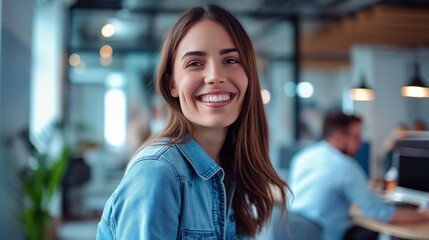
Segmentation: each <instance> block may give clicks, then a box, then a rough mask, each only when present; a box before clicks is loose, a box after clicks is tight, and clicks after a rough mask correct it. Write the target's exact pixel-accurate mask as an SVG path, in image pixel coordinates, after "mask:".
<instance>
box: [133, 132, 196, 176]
mask: <svg viewBox="0 0 429 240" xmlns="http://www.w3.org/2000/svg"><path fill="white" fill-rule="evenodd" d="M154 164H156V165H158V164H163V165H166V166H168V167H169V168H171V170H173V171H174V172H175V173H176V174H177V175H187V174H188V173H189V170H188V166H187V164H186V160H185V158H184V157H183V155H182V154H181V152H180V151H179V149H178V148H177V145H176V144H172V143H171V139H169V138H163V139H159V140H156V141H153V142H151V143H150V144H148V145H146V146H145V147H143V148H141V149H139V150H138V151H137V152H136V153H135V154H134V156H133V157H132V158H131V160H130V162H129V163H128V167H127V172H128V171H130V169H132V168H140V167H143V166H147V165H154Z"/></svg>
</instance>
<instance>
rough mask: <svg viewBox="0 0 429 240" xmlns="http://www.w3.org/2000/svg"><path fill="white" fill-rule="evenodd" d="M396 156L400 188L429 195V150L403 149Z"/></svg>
mask: <svg viewBox="0 0 429 240" xmlns="http://www.w3.org/2000/svg"><path fill="white" fill-rule="evenodd" d="M395 155H396V156H395V157H397V161H398V162H397V163H395V165H397V166H398V167H397V168H398V186H399V187H402V188H407V189H412V190H416V191H421V192H427V193H429V177H428V175H429V149H425V148H412V147H402V148H399V149H398V152H396V153H395ZM395 160H396V159H395Z"/></svg>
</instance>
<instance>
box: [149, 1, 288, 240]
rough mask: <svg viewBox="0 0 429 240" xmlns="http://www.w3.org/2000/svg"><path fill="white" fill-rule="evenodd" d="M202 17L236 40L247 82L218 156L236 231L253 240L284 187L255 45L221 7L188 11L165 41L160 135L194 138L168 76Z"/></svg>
mask: <svg viewBox="0 0 429 240" xmlns="http://www.w3.org/2000/svg"><path fill="white" fill-rule="evenodd" d="M205 18H207V19H210V20H213V21H216V22H218V23H220V24H221V25H222V26H224V27H225V29H226V30H227V31H228V32H229V34H230V35H231V37H232V38H233V39H234V41H235V44H236V46H237V48H238V49H239V52H240V56H241V59H242V61H241V62H242V65H243V68H244V71H245V72H246V75H247V77H248V80H249V83H248V88H247V91H246V94H245V96H244V101H243V107H242V109H241V113H240V116H239V117H238V119H237V120H236V121H235V122H234V123H233V124H232V125H231V126H229V128H228V133H227V137H226V140H225V143H224V145H223V147H222V149H221V152H220V157H221V161H222V167H223V168H224V170H225V172H226V179H227V181H226V182H227V184H228V180H231V181H234V182H235V185H236V189H235V194H234V198H233V208H234V214H235V219H236V226H237V231H238V232H239V233H240V234H244V235H247V236H251V237H252V236H255V235H256V234H257V233H258V232H260V231H261V228H262V227H263V225H264V224H265V223H267V222H268V220H269V218H270V216H271V212H272V208H273V206H274V201H275V200H274V196H273V191H272V189H274V188H276V189H278V190H279V192H280V195H281V202H282V206H286V191H287V189H288V186H287V184H286V183H285V182H284V181H283V180H282V179H281V178H280V177H279V176H278V175H277V173H276V172H275V170H274V168H273V166H272V165H271V161H270V159H269V155H268V148H269V144H268V125H267V120H266V116H265V110H264V106H263V104H262V98H261V93H260V87H259V78H258V73H257V66H256V58H255V53H254V50H253V45H252V43H251V41H250V38H249V36H248V35H247V33H246V32H245V30H244V28H243V27H242V25H241V24H240V23H239V21H238V20H237V19H236V18H235V17H234V16H233V15H232V14H230V13H229V12H228V11H226V10H224V9H223V8H221V7H218V6H215V5H209V6H207V7H205V8H203V7H194V8H192V9H189V10H188V11H186V12H185V13H184V14H183V15H182V17H181V18H180V19H179V20H178V22H177V23H176V24H175V25H174V26H173V28H172V29H171V30H170V32H169V33H168V35H167V36H166V39H165V40H164V44H163V48H162V51H161V56H160V62H159V65H158V69H157V72H156V76H155V78H156V79H155V80H156V87H157V90H158V91H159V92H160V93H161V95H162V96H163V97H164V98H165V100H166V101H167V103H168V106H169V108H170V110H171V112H170V116H169V120H168V124H167V127H166V129H165V130H164V131H163V132H162V133H161V134H160V135H158V137H173V139H175V140H174V141H173V143H176V142H177V141H178V140H180V139H183V137H185V136H188V139H187V140H189V139H190V138H191V137H192V128H191V123H190V122H189V121H188V120H187V119H186V118H185V116H184V115H183V113H182V111H181V109H180V103H179V100H178V99H177V98H173V97H172V96H171V94H170V84H171V83H170V81H171V79H170V78H171V76H172V74H173V62H174V57H175V54H176V49H177V47H178V45H179V43H180V41H181V40H182V38H183V37H184V36H185V34H186V33H187V32H188V30H189V29H190V28H191V27H192V26H194V25H195V24H196V23H197V22H199V21H201V20H202V19H205ZM187 134H188V135H187ZM255 210H256V212H255Z"/></svg>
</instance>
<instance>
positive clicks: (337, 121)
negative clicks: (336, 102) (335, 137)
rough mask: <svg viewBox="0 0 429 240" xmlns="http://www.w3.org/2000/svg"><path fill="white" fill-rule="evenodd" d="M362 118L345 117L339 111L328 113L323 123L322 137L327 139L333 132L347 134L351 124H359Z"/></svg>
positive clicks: (354, 116)
mask: <svg viewBox="0 0 429 240" xmlns="http://www.w3.org/2000/svg"><path fill="white" fill-rule="evenodd" d="M361 122H362V118H360V117H358V116H356V115H346V114H344V113H343V112H342V111H340V110H335V111H331V112H328V113H327V114H326V116H325V119H324V121H323V132H322V137H323V138H324V139H327V138H329V137H331V136H332V134H333V133H334V132H335V131H343V132H347V130H348V129H349V127H350V126H351V125H352V124H353V123H361Z"/></svg>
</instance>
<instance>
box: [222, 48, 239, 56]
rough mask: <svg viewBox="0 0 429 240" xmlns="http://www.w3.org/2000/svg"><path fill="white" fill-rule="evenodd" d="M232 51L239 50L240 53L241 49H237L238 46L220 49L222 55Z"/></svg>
mask: <svg viewBox="0 0 429 240" xmlns="http://www.w3.org/2000/svg"><path fill="white" fill-rule="evenodd" d="M230 52H238V53H239V51H238V49H237V48H226V49H222V50H220V51H219V54H220V55H224V54H228V53H230Z"/></svg>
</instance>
